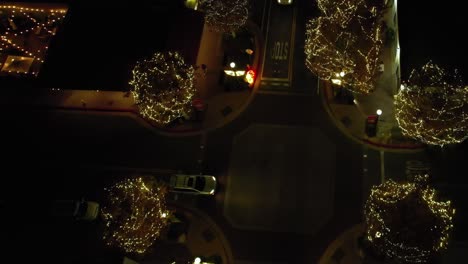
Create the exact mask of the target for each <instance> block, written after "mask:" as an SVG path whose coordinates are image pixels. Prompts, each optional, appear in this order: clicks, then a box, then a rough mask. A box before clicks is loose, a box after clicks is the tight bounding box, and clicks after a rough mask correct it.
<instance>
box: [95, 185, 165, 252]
mask: <svg viewBox="0 0 468 264" xmlns="http://www.w3.org/2000/svg"><path fill="white" fill-rule="evenodd" d="M105 192H106V194H107V198H108V203H107V204H105V205H104V206H103V207H102V216H103V219H104V223H105V230H104V237H103V238H104V240H105V241H106V243H107V245H110V246H116V247H118V248H121V249H123V250H124V251H125V252H127V253H144V252H145V251H146V250H147V249H148V247H150V246H151V245H152V244H153V242H154V241H155V239H157V238H158V237H159V235H160V232H161V230H162V229H163V228H164V227H165V226H166V225H167V224H168V220H169V211H168V210H167V209H166V205H165V195H166V192H167V191H166V189H165V188H164V187H163V186H162V185H160V184H159V183H158V182H156V181H155V180H151V179H149V178H142V177H139V178H133V179H125V180H122V181H120V182H117V183H116V184H114V185H113V186H111V187H110V188H106V189H105Z"/></svg>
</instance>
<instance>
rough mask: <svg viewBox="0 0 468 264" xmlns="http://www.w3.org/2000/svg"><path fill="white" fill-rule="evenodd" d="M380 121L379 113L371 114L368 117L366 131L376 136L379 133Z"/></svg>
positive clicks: (369, 135)
mask: <svg viewBox="0 0 468 264" xmlns="http://www.w3.org/2000/svg"><path fill="white" fill-rule="evenodd" d="M378 121H379V116H378V115H371V116H368V117H367V119H366V128H365V131H366V135H367V136H368V137H375V136H376V135H377V123H378Z"/></svg>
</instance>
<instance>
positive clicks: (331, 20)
mask: <svg viewBox="0 0 468 264" xmlns="http://www.w3.org/2000/svg"><path fill="white" fill-rule="evenodd" d="M318 6H319V8H320V9H321V11H322V13H323V14H324V16H322V17H318V18H313V19H311V20H309V21H308V23H307V26H306V41H305V47H304V51H305V54H306V66H307V68H308V69H309V70H310V71H311V72H313V73H315V74H316V75H317V76H318V77H319V78H320V79H324V80H332V81H333V82H334V83H336V84H339V85H343V87H345V88H348V89H350V90H351V91H354V92H358V93H363V94H367V93H370V92H372V91H373V90H374V86H375V82H376V77H377V76H378V75H379V71H378V67H379V57H380V55H381V52H382V47H383V40H382V35H383V34H382V23H381V22H380V18H381V15H382V12H383V11H382V10H383V8H384V6H383V1H371V0H351V1H346V0H340V1H338V2H335V1H324V0H321V1H319V2H318Z"/></svg>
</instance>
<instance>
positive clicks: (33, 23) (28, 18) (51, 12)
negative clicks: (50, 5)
mask: <svg viewBox="0 0 468 264" xmlns="http://www.w3.org/2000/svg"><path fill="white" fill-rule="evenodd" d="M66 12H67V10H66V9H42V8H41V9H39V8H29V7H25V6H17V5H0V14H1V15H0V16H1V17H6V18H7V21H8V23H7V24H4V25H3V27H0V44H1V46H0V50H2V51H5V53H7V54H9V53H12V54H14V55H15V56H18V55H20V56H30V57H32V58H33V59H34V61H36V62H37V63H38V65H37V67H40V65H41V64H42V63H43V62H44V56H45V53H46V51H47V48H48V47H47V44H45V45H40V47H39V48H38V49H37V50H31V49H30V48H26V47H27V45H28V44H29V43H28V41H27V39H26V38H28V36H30V34H31V33H32V32H35V34H39V33H40V32H43V34H44V35H43V36H45V38H44V39H45V40H40V41H39V42H41V44H43V43H47V42H48V41H49V40H50V37H51V36H54V35H55V30H56V28H57V26H58V24H59V23H60V22H61V21H62V20H63V19H64V18H65V15H66ZM18 25H20V26H21V27H23V28H19V26H18ZM46 34H49V36H47V35H46ZM17 52H20V53H21V54H17ZM7 72H11V71H7ZM25 73H26V72H25ZM37 73H38V71H35V70H33V71H31V72H29V74H32V75H37Z"/></svg>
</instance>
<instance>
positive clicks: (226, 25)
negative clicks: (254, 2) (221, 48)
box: [203, 0, 249, 33]
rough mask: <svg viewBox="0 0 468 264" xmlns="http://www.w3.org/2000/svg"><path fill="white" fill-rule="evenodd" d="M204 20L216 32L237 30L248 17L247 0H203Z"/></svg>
mask: <svg viewBox="0 0 468 264" xmlns="http://www.w3.org/2000/svg"><path fill="white" fill-rule="evenodd" d="M203 6H204V9H205V10H206V11H205V22H206V24H207V25H208V26H209V28H210V29H212V30H213V31H216V32H222V33H231V32H236V31H238V30H239V29H240V28H241V27H242V26H244V25H245V24H246V23H247V18H248V17H249V9H248V1H247V0H206V1H203Z"/></svg>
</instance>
